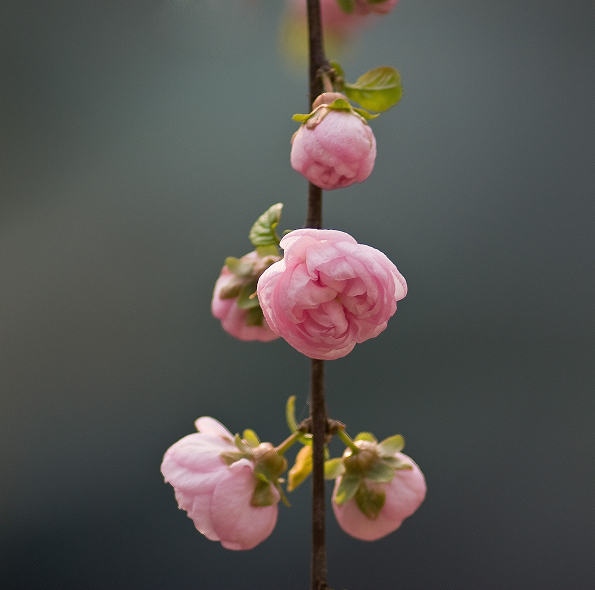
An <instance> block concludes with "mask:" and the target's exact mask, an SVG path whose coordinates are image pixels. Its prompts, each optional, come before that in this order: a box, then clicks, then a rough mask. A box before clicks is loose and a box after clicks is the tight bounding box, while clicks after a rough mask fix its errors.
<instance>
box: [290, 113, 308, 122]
mask: <svg viewBox="0 0 595 590" xmlns="http://www.w3.org/2000/svg"><path fill="white" fill-rule="evenodd" d="M311 116H312V113H308V114H307V115H302V114H300V113H296V114H295V115H293V116H292V117H291V118H292V119H293V120H294V121H297V122H298V123H305V122H306V121H307V120H308V119H309V118H310V117H311Z"/></svg>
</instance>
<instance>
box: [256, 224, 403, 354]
mask: <svg viewBox="0 0 595 590" xmlns="http://www.w3.org/2000/svg"><path fill="white" fill-rule="evenodd" d="M281 248H283V249H284V250H285V257H284V258H283V260H280V261H279V262H276V263H275V264H273V265H272V266H270V267H269V268H268V269H267V270H266V271H265V272H264V273H263V274H262V276H261V277H260V279H259V281H258V299H259V301H260V304H261V307H262V311H263V313H264V316H265V318H266V321H267V323H268V324H269V326H270V327H271V329H272V330H274V331H275V332H276V333H277V334H279V335H280V336H282V337H283V338H285V340H287V342H289V344H291V346H293V347H294V348H296V349H297V350H299V351H300V352H301V353H303V354H305V355H306V356H309V357H310V358H316V359H326V360H331V359H337V358H340V357H343V356H345V355H346V354H348V353H349V352H351V350H352V349H353V347H354V346H355V344H356V343H357V342H364V341H365V340H368V339H369V338H374V337H375V336H378V334H380V332H382V331H383V330H384V329H385V328H386V325H387V322H388V320H389V318H390V317H391V316H392V315H393V314H394V313H395V310H396V309H397V301H398V300H399V299H402V298H403V297H405V295H406V293H407V284H406V283H405V279H404V278H403V277H402V276H401V274H400V273H399V271H398V270H397V268H396V266H395V265H394V264H393V263H392V262H391V261H390V260H389V259H388V258H387V257H386V256H385V255H384V254H383V253H382V252H380V251H378V250H375V249H374V248H371V247H370V246H365V245H363V244H358V243H357V242H356V241H355V240H354V239H353V238H352V237H351V236H350V235H349V234H346V233H344V232H340V231H335V230H318V229H298V230H295V231H293V232H291V233H289V234H287V235H286V236H285V237H284V238H283V239H282V240H281Z"/></svg>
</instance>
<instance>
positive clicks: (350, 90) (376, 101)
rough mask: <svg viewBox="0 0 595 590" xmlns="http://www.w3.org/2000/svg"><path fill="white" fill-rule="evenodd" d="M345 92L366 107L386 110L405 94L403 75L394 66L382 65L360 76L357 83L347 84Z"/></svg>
mask: <svg viewBox="0 0 595 590" xmlns="http://www.w3.org/2000/svg"><path fill="white" fill-rule="evenodd" d="M343 92H344V93H345V94H346V95H347V96H348V98H350V99H351V100H354V101H355V102H358V103H359V104H361V105H362V106H363V107H364V108H365V109H370V110H371V111H377V112H381V111H386V110H388V109H390V108H391V107H392V106H394V105H396V104H397V103H398V102H399V101H400V100H401V96H403V88H402V86H401V75H400V74H399V72H398V71H397V70H395V69H394V68H389V67H388V66H382V67H380V68H375V69H373V70H370V71H369V72H366V73H365V74H364V75H363V76H360V77H359V78H358V79H357V81H356V82H355V84H347V83H346V84H345V87H344V88H343Z"/></svg>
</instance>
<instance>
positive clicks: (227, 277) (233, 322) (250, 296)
mask: <svg viewBox="0 0 595 590" xmlns="http://www.w3.org/2000/svg"><path fill="white" fill-rule="evenodd" d="M279 259H280V257H279V256H265V257H263V256H259V254H258V253H257V252H256V251H254V252H250V253H249V254H246V255H245V256H242V258H240V259H233V258H232V259H228V264H226V265H225V266H224V267H223V268H222V269H221V274H220V275H219V278H218V279H217V282H216V283H215V289H214V291H213V299H212V301H211V311H212V313H213V315H214V316H215V317H216V318H218V319H220V320H221V325H222V326H223V329H224V330H225V331H226V332H227V333H228V334H231V335H232V336H235V337H236V338H238V339H239V340H260V341H261V342H270V341H271V340H275V339H276V338H278V337H279V336H278V335H277V334H276V333H275V332H273V331H272V330H271V329H270V328H269V326H268V325H267V323H266V321H265V320H264V317H263V315H262V311H261V309H260V305H259V303H258V299H256V283H257V281H258V278H259V277H260V275H261V274H262V273H263V271H264V270H265V268H267V267H268V266H269V265H271V264H272V263H273V262H276V261H277V260H279ZM229 261H232V262H233V263H234V264H232V262H229Z"/></svg>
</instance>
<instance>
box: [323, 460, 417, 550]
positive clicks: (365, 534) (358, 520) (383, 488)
mask: <svg viewBox="0 0 595 590" xmlns="http://www.w3.org/2000/svg"><path fill="white" fill-rule="evenodd" d="M394 457H396V458H397V459H399V460H400V461H402V462H403V463H406V464H408V465H411V466H412V467H413V468H412V469H397V470H396V471H395V477H394V478H393V479H392V480H391V481H389V482H386V483H378V482H373V481H371V480H369V479H366V480H365V483H366V486H367V487H368V488H369V489H370V490H373V491H374V492H384V494H385V496H386V499H385V501H384V505H383V506H382V508H381V509H380V512H379V513H378V515H377V516H376V518H375V519H374V520H371V519H370V518H368V517H366V516H365V515H364V513H363V512H362V511H361V510H360V508H359V506H358V505H357V503H356V500H355V498H352V499H351V500H349V501H348V502H346V503H345V504H342V505H341V506H337V504H336V503H335V502H334V501H333V503H332V504H333V510H334V512H335V516H336V517H337V521H338V523H339V525H340V527H341V528H342V529H343V530H344V531H345V532H346V533H347V534H349V535H351V536H352V537H355V538H356V539H361V540H362V541H375V540H376V539H380V538H382V537H384V536H386V535H388V534H389V533H392V532H393V531H396V530H397V529H398V528H399V527H400V526H401V523H402V522H403V521H404V520H405V519H406V518H407V517H408V516H411V515H412V514H413V513H414V512H415V511H416V510H417V509H418V508H419V506H420V505H421V503H422V502H423V500H424V498H425V497H426V480H425V478H424V475H423V473H422V472H421V470H420V469H419V467H418V466H417V464H416V463H415V462H414V461H413V459H411V458H410V457H408V456H407V455H404V454H403V453H395V454H394ZM340 483H341V477H338V478H337V480H336V482H335V488H334V490H333V500H334V499H335V498H336V495H337V489H338V487H339V484H340Z"/></svg>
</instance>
